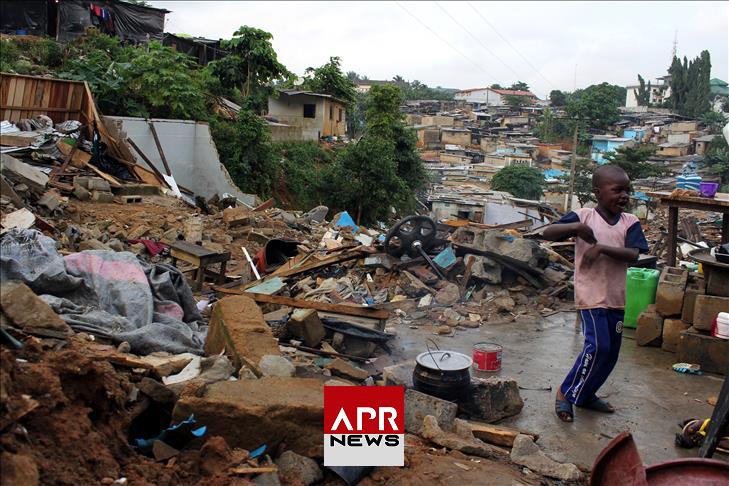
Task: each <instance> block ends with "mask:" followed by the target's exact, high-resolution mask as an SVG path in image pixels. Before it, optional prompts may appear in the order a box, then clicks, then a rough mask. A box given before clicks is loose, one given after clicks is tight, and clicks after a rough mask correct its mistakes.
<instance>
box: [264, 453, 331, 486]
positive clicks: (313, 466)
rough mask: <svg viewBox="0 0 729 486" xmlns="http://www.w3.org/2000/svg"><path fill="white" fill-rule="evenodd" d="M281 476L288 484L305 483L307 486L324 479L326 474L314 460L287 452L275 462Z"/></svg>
mask: <svg viewBox="0 0 729 486" xmlns="http://www.w3.org/2000/svg"><path fill="white" fill-rule="evenodd" d="M275 463H276V466H278V472H279V475H280V476H281V477H282V478H283V480H284V482H285V483H286V484H294V483H295V484H298V483H303V484H304V485H306V486H309V485H311V484H314V483H317V482H319V481H321V480H322V479H324V473H322V471H321V469H319V465H318V464H317V463H316V461H315V460H314V459H311V458H309V457H304V456H301V455H299V454H297V453H295V452H293V451H286V452H284V453H283V454H281V456H279V458H278V459H276V461H275Z"/></svg>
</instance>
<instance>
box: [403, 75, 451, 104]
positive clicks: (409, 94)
mask: <svg viewBox="0 0 729 486" xmlns="http://www.w3.org/2000/svg"><path fill="white" fill-rule="evenodd" d="M392 82H393V83H394V84H395V86H397V87H398V88H400V89H401V90H402V92H403V97H404V98H405V99H406V100H442V101H450V100H452V99H453V93H455V92H456V90H454V89H448V88H441V87H440V86H438V87H436V88H431V87H429V86H428V85H426V84H423V83H421V82H420V81H418V80H417V79H416V80H415V81H407V80H406V79H405V78H403V77H402V76H400V75H398V76H395V77H394V78H392Z"/></svg>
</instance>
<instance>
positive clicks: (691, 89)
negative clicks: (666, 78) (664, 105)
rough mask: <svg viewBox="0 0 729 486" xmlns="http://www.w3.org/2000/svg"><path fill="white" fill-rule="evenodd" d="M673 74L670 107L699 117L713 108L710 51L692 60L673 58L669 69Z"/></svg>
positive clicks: (669, 72)
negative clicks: (711, 100)
mask: <svg viewBox="0 0 729 486" xmlns="http://www.w3.org/2000/svg"><path fill="white" fill-rule="evenodd" d="M668 74H670V75H671V96H670V98H669V100H668V102H669V106H670V108H672V109H674V110H676V111H678V113H680V114H681V115H684V116H693V117H699V116H701V115H703V114H704V113H706V112H707V111H709V110H710V109H711V103H710V98H711V85H710V81H711V56H710V55H709V51H702V52H701V54H700V55H699V56H698V57H696V58H695V59H693V60H691V61H690V62H689V61H688V59H686V57H684V58H683V62H681V60H679V59H678V58H677V57H674V58H673V61H672V62H671V67H670V68H669V69H668Z"/></svg>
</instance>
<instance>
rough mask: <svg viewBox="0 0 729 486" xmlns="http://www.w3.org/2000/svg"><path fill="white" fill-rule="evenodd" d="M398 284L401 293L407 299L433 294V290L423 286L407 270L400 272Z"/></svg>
mask: <svg viewBox="0 0 729 486" xmlns="http://www.w3.org/2000/svg"><path fill="white" fill-rule="evenodd" d="M398 283H399V285H400V287H401V288H402V290H403V292H405V293H406V294H407V295H408V296H409V297H422V296H424V295H426V294H430V293H435V291H434V290H433V289H431V288H430V287H428V286H427V285H425V284H424V283H423V282H421V281H420V279H419V278H417V277H416V276H415V275H413V274H412V273H410V272H408V271H407V270H403V271H402V272H400V279H399V280H398Z"/></svg>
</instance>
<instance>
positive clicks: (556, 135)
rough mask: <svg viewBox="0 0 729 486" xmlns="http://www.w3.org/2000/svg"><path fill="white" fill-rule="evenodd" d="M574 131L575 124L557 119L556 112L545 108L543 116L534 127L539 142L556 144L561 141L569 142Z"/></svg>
mask: <svg viewBox="0 0 729 486" xmlns="http://www.w3.org/2000/svg"><path fill="white" fill-rule="evenodd" d="M573 131H574V123H573V122H572V121H571V120H565V119H563V118H557V117H556V116H554V112H553V111H552V110H550V109H549V108H545V109H544V112H543V113H542V116H540V117H539V119H538V120H537V124H536V126H535V127H534V135H536V136H537V137H538V138H539V140H541V141H543V142H548V143H555V142H559V141H561V140H568V139H570V137H571V136H572V133H573Z"/></svg>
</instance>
